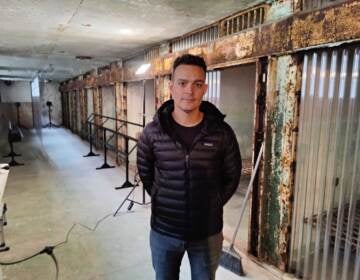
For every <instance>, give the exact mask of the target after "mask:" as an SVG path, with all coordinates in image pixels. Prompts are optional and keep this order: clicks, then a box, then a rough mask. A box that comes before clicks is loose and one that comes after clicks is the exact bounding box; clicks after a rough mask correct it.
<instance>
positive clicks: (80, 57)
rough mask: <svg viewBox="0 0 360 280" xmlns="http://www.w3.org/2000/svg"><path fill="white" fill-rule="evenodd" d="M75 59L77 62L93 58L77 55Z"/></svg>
mask: <svg viewBox="0 0 360 280" xmlns="http://www.w3.org/2000/svg"><path fill="white" fill-rule="evenodd" d="M75 58H76V59H77V60H90V59H92V57H91V56H87V55H77V56H75Z"/></svg>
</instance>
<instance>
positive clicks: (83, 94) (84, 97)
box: [79, 89, 87, 138]
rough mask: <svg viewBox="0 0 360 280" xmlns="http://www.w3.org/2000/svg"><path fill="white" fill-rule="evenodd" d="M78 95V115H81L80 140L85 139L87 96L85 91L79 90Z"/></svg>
mask: <svg viewBox="0 0 360 280" xmlns="http://www.w3.org/2000/svg"><path fill="white" fill-rule="evenodd" d="M79 93H80V115H81V131H80V136H81V137H82V138H85V137H86V130H87V124H86V119H87V95H86V92H85V89H81V90H80V91H79Z"/></svg>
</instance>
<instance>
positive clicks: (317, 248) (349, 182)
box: [290, 48, 360, 280]
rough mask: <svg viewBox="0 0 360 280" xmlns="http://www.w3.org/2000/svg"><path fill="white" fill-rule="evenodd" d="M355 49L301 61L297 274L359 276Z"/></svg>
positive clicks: (359, 53)
mask: <svg viewBox="0 0 360 280" xmlns="http://www.w3.org/2000/svg"><path fill="white" fill-rule="evenodd" d="M359 74H360V48H356V49H354V48H347V49H340V50H329V51H328V50H324V51H322V52H314V53H309V54H306V55H305V57H304V63H303V74H302V89H301V103H300V104H301V108H300V121H299V139H298V149H297V165H296V180H295V205H294V216H293V224H292V242H291V255H290V266H291V268H292V269H293V270H294V272H295V274H296V275H297V276H298V277H303V278H304V279H314V280H315V279H316V280H317V279H321V280H328V279H330V280H348V279H351V280H358V279H360V236H359V221H360V209H359V208H360V202H359V201H360V185H359V182H360V172H359V169H360V85H359V83H360V79H359Z"/></svg>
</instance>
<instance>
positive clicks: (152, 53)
mask: <svg viewBox="0 0 360 280" xmlns="http://www.w3.org/2000/svg"><path fill="white" fill-rule="evenodd" d="M159 56H160V47H154V48H151V49H149V50H147V51H146V52H145V61H147V62H150V61H151V60H153V59H155V58H158V57H159Z"/></svg>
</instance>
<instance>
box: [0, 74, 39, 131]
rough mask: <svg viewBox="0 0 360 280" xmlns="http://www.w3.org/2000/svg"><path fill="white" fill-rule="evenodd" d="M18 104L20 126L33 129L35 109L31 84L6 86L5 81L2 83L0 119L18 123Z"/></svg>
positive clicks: (13, 83)
mask: <svg viewBox="0 0 360 280" xmlns="http://www.w3.org/2000/svg"><path fill="white" fill-rule="evenodd" d="M16 102H19V103H20V107H19V117H20V125H21V126H22V127H25V128H32V127H33V108H32V100H31V85H30V82H23V81H19V82H11V85H6V84H5V83H4V81H0V117H1V118H2V119H3V120H5V121H7V120H10V121H11V122H13V123H15V122H17V110H16V106H15V103H16Z"/></svg>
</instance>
